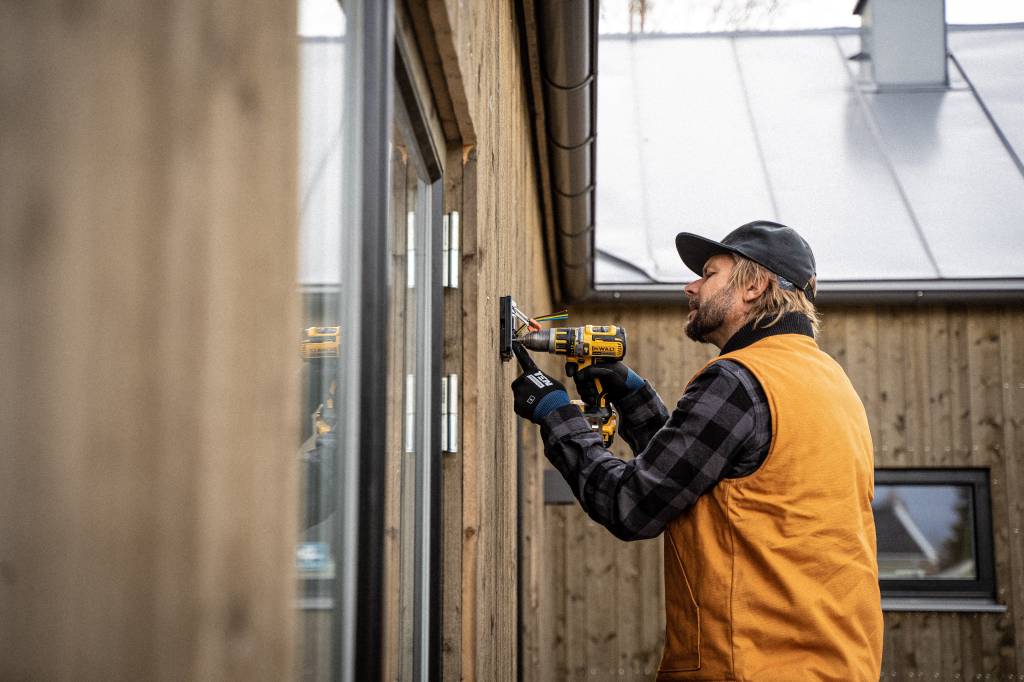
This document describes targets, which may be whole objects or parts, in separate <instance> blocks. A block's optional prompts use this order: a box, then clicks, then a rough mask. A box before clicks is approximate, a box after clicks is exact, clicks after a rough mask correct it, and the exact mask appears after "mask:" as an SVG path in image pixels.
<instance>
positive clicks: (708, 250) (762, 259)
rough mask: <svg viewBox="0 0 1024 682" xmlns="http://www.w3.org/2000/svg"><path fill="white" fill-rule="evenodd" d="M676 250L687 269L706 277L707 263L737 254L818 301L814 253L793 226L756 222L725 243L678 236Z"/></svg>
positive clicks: (726, 239)
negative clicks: (761, 266) (814, 280)
mask: <svg viewBox="0 0 1024 682" xmlns="http://www.w3.org/2000/svg"><path fill="white" fill-rule="evenodd" d="M676 251H678V252H679V257H680V258H682V259H683V263H685V264H686V267H688V268H690V269H691V270H693V271H694V272H695V273H697V274H698V275H701V276H703V274H704V264H705V263H707V261H708V259H709V258H711V257H712V256H715V255H718V254H720V253H735V254H736V255H739V256H743V257H744V258H749V259H750V260H752V261H754V262H755V263H758V264H760V265H763V266H764V267H766V268H768V269H769V270H771V271H772V272H774V273H775V274H776V275H778V276H779V277H781V278H782V279H784V280H786V281H785V282H782V285H783V287H785V286H786V285H787V284H792V285H793V286H794V287H795V288H797V289H799V290H800V291H802V292H804V295H805V296H807V298H808V299H810V300H812V301H813V300H814V291H813V289H812V287H811V278H812V277H814V275H815V274H816V273H815V265H814V254H813V253H811V247H810V245H808V244H807V242H806V241H804V238H803V237H801V236H800V235H799V234H797V233H796V230H794V229H793V228H791V227H786V226H785V225H781V224H779V223H773V222H772V221H770V220H755V221H754V222H752V223H747V224H746V225H741V226H740V227H737V228H736V229H735V230H733V231H732V232H730V233H729V234H728V235H726V237H725V239H723V240H722V241H721V242H716V241H714V240H711V239H706V238H704V237H700V236H698V235H695V234H691V233H689V232H680V233H679V234H677V235H676Z"/></svg>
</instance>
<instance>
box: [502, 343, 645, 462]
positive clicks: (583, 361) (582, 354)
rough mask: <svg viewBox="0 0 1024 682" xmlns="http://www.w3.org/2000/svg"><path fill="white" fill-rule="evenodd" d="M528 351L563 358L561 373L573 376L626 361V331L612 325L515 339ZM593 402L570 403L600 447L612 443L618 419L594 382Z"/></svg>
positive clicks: (604, 395)
mask: <svg viewBox="0 0 1024 682" xmlns="http://www.w3.org/2000/svg"><path fill="white" fill-rule="evenodd" d="M516 341H518V342H519V343H521V344H523V346H524V347H526V348H527V349H529V350H533V351H540V352H544V353H554V354H556V355H564V356H566V362H565V373H566V374H567V375H568V376H570V377H571V376H574V375H575V374H576V373H577V372H580V371H582V370H584V369H586V368H587V367H590V366H591V365H593V364H595V363H601V362H616V361H619V360H622V359H623V358H624V357H626V330H625V329H623V328H622V327H619V326H617V325H614V324H609V325H596V324H588V325H585V326H583V327H552V328H551V329H544V330H541V331H537V332H529V333H527V334H523V335H522V336H519V337H516ZM594 387H595V388H596V389H597V402H596V403H595V404H593V405H591V404H588V403H585V402H583V401H582V400H574V401H573V403H574V404H576V405H578V406H579V407H580V408H581V409H582V410H583V416H584V417H585V418H586V419H587V421H588V422H590V428H591V429H592V430H594V431H597V432H598V433H600V434H601V440H602V441H603V442H604V446H605V447H608V446H610V445H611V444H612V441H613V440H614V439H615V429H616V428H617V427H618V417H617V416H616V414H615V412H614V411H613V410H612V408H611V405H610V404H609V403H608V396H607V394H606V392H605V391H604V388H603V387H602V386H601V381H600V380H599V379H595V380H594Z"/></svg>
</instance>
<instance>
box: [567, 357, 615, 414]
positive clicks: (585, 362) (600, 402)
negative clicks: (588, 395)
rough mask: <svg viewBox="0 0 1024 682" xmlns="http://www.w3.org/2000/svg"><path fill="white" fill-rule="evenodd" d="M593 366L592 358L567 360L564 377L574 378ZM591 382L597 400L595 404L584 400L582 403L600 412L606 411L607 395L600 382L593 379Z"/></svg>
mask: <svg viewBox="0 0 1024 682" xmlns="http://www.w3.org/2000/svg"><path fill="white" fill-rule="evenodd" d="M593 364H595V362H594V360H593V359H592V358H577V359H573V360H569V361H567V362H566V363H565V375H566V376H567V377H570V378H572V377H575V376H576V375H577V374H579V373H580V372H582V371H583V370H585V369H586V368H588V367H590V366H591V365H593ZM592 381H593V383H594V389H595V392H596V395H597V400H596V401H595V402H590V401H587V400H584V402H585V403H586V404H588V405H592V406H593V407H598V408H601V409H602V410H603V409H607V408H608V394H607V392H606V391H605V389H604V386H602V385H601V380H600V379H598V378H596V377H595V378H594V379H592ZM581 397H582V396H581Z"/></svg>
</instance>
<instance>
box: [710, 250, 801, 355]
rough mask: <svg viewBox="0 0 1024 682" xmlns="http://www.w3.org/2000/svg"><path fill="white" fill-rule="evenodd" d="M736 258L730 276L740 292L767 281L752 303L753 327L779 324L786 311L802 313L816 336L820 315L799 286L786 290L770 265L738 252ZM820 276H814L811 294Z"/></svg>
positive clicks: (734, 286) (731, 283)
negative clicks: (738, 254) (757, 261)
mask: <svg viewBox="0 0 1024 682" xmlns="http://www.w3.org/2000/svg"><path fill="white" fill-rule="evenodd" d="M730 255H732V257H733V261H734V262H735V265H734V266H733V269H732V273H731V274H730V275H729V285H730V286H732V287H733V288H734V289H736V290H737V291H742V290H744V289H746V288H748V287H750V286H760V285H761V283H762V282H767V286H766V287H765V290H764V293H763V294H761V297H760V298H758V299H757V300H756V301H754V302H753V303H752V304H751V310H750V318H749V319H750V320H753V321H754V327H755V328H757V327H761V328H767V327H771V326H772V325H774V324H776V323H777V322H778V321H779V320H781V319H782V316H783V315H785V314H786V313H800V314H801V315H803V316H804V317H806V318H807V319H808V320H810V322H811V330H812V332H813V333H814V336H815V337H817V336H818V330H819V329H821V315H820V314H819V313H818V309H817V308H815V307H814V303H812V302H811V300H810V299H809V298H807V296H804V294H803V292H801V291H800V290H798V289H796V288H795V287H794V288H792V289H788V288H786V289H784V288H783V287H782V284H780V283H779V277H778V275H776V274H775V273H774V272H772V271H770V270H768V268H766V267H764V266H763V265H760V264H759V263H755V262H754V261H752V260H750V259H748V258H741V257H739V256H737V255H735V254H730ZM817 286H818V282H817V277H812V278H811V293H812V294H813V293H814V292H815V291H817Z"/></svg>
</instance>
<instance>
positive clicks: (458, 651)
mask: <svg viewBox="0 0 1024 682" xmlns="http://www.w3.org/2000/svg"><path fill="white" fill-rule="evenodd" d="M446 125H447V124H446ZM444 202H445V212H446V213H451V212H452V211H457V212H458V213H459V218H460V221H461V220H464V218H463V217H464V215H465V213H466V211H465V209H464V207H463V175H462V148H461V145H456V146H454V147H451V148H449V150H448V161H447V163H446V164H445V176H444ZM461 241H462V242H463V244H464V243H465V238H464V237H463V238H462V240H461ZM460 273H461V263H460ZM464 291H465V288H464V287H460V288H458V289H446V290H445V292H444V348H443V353H444V358H443V361H442V365H443V371H444V373H445V374H446V375H447V374H456V375H458V380H459V404H458V405H457V406H456V407H457V411H458V414H459V423H458V424H457V425H456V431H457V436H458V447H457V448H456V450H457V452H455V453H454V454H447V455H444V459H443V460H442V500H443V501H442V505H443V508H442V515H443V518H442V520H441V523H442V528H443V530H442V539H441V542H442V553H443V560H442V563H443V568H442V570H443V573H444V574H443V585H442V590H443V595H442V599H441V608H442V617H441V619H442V624H441V657H442V662H441V673H442V676H443V677H444V679H446V680H457V679H459V678H460V676H461V674H462V578H463V575H462V549H463V548H462V538H463V535H462V528H463V518H462V502H463V495H462V485H463V479H462V476H463V468H464V466H465V438H464V431H463V428H462V427H463V424H464V421H465V417H464V415H465V412H464V409H465V407H464V404H463V402H462V395H463V394H464V392H465V380H464V379H465V371H466V370H465V367H464V365H463V358H464V356H465V345H466V344H465V343H464V338H465V328H464V326H463V292H464Z"/></svg>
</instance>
